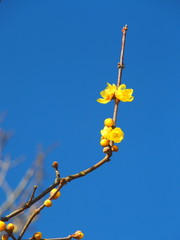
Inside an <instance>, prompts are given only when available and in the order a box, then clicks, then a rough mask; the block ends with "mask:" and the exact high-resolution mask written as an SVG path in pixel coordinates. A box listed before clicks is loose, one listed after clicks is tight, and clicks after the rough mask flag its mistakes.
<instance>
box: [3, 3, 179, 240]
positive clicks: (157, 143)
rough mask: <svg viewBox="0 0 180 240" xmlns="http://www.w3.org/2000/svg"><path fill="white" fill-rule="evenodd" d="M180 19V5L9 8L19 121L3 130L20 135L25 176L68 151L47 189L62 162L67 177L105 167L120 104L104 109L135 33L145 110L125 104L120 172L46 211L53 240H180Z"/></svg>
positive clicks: (9, 95)
mask: <svg viewBox="0 0 180 240" xmlns="http://www.w3.org/2000/svg"><path fill="white" fill-rule="evenodd" d="M179 9H180V3H179V1H178V0H161V1H160V0H156V1H155V0H151V1H143V0H136V1H133V0H126V1H121V0H111V1H106V0H105V1H101V0H100V1H97V0H91V1H88V0H76V1H67V0H66V1H65V0H54V1H47V0H31V1H27V0H23V1H20V0H16V1H13V0H2V2H1V3H0V35H1V37H0V78H1V92H0V102H1V105H0V112H2V111H4V110H6V111H8V115H7V117H6V120H5V122H4V123H3V125H2V127H4V128H5V129H14V130H15V135H14V137H13V138H12V140H11V142H10V143H9V145H8V149H7V152H10V153H11V155H12V156H13V157H17V156H19V155H22V154H23V155H26V156H27V160H26V162H25V163H23V164H22V165H21V167H19V168H18V177H20V175H21V174H23V172H24V170H25V169H26V167H27V166H28V165H30V163H31V161H32V160H33V158H34V156H35V154H36V149H37V144H39V143H42V144H43V145H44V146H45V147H48V146H49V145H51V144H53V143H54V142H59V147H58V148H57V149H56V150H54V151H53V152H52V153H50V154H49V156H48V158H47V159H46V162H45V168H46V179H45V186H48V184H49V183H51V182H52V179H53V177H54V175H53V174H54V173H53V171H52V169H51V163H52V162H53V161H54V160H58V161H59V162H60V164H61V174H62V175H63V176H66V175H68V174H73V173H76V172H78V171H81V170H83V169H84V168H87V167H89V166H91V165H93V164H94V163H96V162H97V161H98V160H100V159H101V158H102V156H103V154H102V152H101V147H100V146H99V137H100V135H99V130H100V129H101V128H102V127H103V120H104V118H106V117H111V116H112V111H113V105H112V104H111V103H110V104H108V105H101V104H98V103H97V102H96V99H97V98H99V92H100V91H101V90H102V89H104V87H105V85H106V82H109V83H116V80H117V62H118V58H119V52H120V45H121V28H122V27H123V26H124V25H125V24H128V26H129V30H128V33H127V44H126V52H125V65H126V68H125V70H124V73H123V83H126V84H127V87H130V88H134V90H135V91H134V96H135V100H134V101H133V102H132V103H122V104H120V108H119V110H120V111H119V115H118V126H120V127H121V128H122V129H123V131H124V132H125V139H124V141H123V142H122V143H121V144H120V145H119V146H120V151H119V152H118V153H116V154H115V155H114V157H113V158H112V161H111V162H110V163H108V164H106V165H104V166H103V167H102V168H101V169H99V170H97V171H95V172H93V173H92V174H90V175H88V176H86V177H84V178H81V179H78V180H76V181H74V182H72V183H71V184H68V185H67V186H66V187H65V188H64V189H63V190H62V198H61V199H60V200H59V201H57V202H56V203H55V204H54V205H55V206H54V208H51V209H47V210H46V212H43V214H42V217H41V218H39V221H38V222H37V230H38V231H42V232H43V234H44V237H45V238H48V237H60V236H67V235H68V234H70V233H73V232H74V231H75V230H77V229H81V230H82V231H83V232H84V233H85V235H86V236H85V239H87V240H100V239H103V240H109V239H122V240H152V239H153V240H172V239H173V240H178V239H179V238H180V227H179V226H180V147H179V136H180V127H179V123H180V113H179V109H180V94H179V89H180V74H179V57H180V55H179V53H180V51H179V50H180V44H179V43H180V31H179V24H180V17H179ZM14 171H16V173H17V169H15V170H14ZM13 176H14V175H13V170H12V175H11V176H10V179H9V180H10V181H12V184H13V182H14V178H13ZM18 177H16V180H17V179H18Z"/></svg>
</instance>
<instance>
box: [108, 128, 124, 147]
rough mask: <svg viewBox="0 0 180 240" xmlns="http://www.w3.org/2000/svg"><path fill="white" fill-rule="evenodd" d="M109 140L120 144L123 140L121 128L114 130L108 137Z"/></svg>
mask: <svg viewBox="0 0 180 240" xmlns="http://www.w3.org/2000/svg"><path fill="white" fill-rule="evenodd" d="M108 139H109V140H112V141H113V142H115V143H120V142H121V141H122V140H123V139H124V132H123V131H122V129H121V128H118V127H116V128H114V129H112V131H111V132H110V134H109V136H108Z"/></svg>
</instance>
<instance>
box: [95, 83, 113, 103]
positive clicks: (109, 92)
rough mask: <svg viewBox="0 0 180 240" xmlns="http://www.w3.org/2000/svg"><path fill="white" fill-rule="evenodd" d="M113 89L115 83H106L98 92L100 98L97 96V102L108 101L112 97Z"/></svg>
mask: <svg viewBox="0 0 180 240" xmlns="http://www.w3.org/2000/svg"><path fill="white" fill-rule="evenodd" d="M115 91H116V85H115V84H109V83H107V87H106V89H104V90H103V91H101V92H100V95H101V97H102V98H98V99H97V102H99V103H103V104H106V103H108V102H110V101H111V100H112V99H113V97H114V94H115Z"/></svg>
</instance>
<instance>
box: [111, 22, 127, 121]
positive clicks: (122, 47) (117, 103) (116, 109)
mask: <svg viewBox="0 0 180 240" xmlns="http://www.w3.org/2000/svg"><path fill="white" fill-rule="evenodd" d="M127 30H128V26H127V25H125V26H124V27H123V28H122V33H123V34H122V46H121V53H120V61H119V63H118V79H117V87H119V86H120V85H121V78H122V71H123V68H124V50H125V43H126V32H127ZM118 105H119V100H117V99H115V104H114V114H113V121H114V124H115V125H116V121H117V112H118Z"/></svg>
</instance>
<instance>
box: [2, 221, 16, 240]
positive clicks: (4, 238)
mask: <svg viewBox="0 0 180 240" xmlns="http://www.w3.org/2000/svg"><path fill="white" fill-rule="evenodd" d="M14 230H15V225H14V224H13V223H8V224H7V225H6V223H5V222H3V221H0V232H2V231H6V232H7V234H3V235H2V236H1V239H2V240H8V239H9V236H10V235H11V234H12V232H13V231H14Z"/></svg>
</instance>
